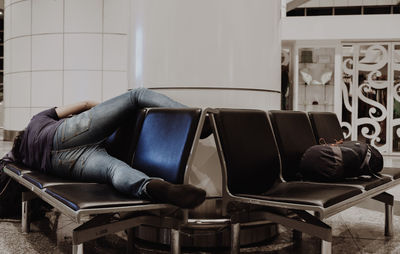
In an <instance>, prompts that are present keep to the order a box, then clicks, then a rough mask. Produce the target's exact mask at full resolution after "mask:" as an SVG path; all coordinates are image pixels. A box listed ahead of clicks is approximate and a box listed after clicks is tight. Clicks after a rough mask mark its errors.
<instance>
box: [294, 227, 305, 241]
mask: <svg viewBox="0 0 400 254" xmlns="http://www.w3.org/2000/svg"><path fill="white" fill-rule="evenodd" d="M292 237H293V241H294V242H299V241H301V240H302V239H303V233H302V232H301V231H299V230H296V229H293V231H292Z"/></svg>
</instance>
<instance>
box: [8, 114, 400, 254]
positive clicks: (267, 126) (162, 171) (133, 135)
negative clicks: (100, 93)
mask: <svg viewBox="0 0 400 254" xmlns="http://www.w3.org/2000/svg"><path fill="white" fill-rule="evenodd" d="M207 118H208V119H207ZM130 119H131V120H129V121H128V122H127V123H126V124H125V125H124V126H121V127H120V128H119V129H118V130H117V131H116V132H115V133H114V134H113V135H112V136H111V137H110V138H109V140H108V141H107V142H105V146H106V148H107V151H108V152H109V153H110V154H111V155H113V156H115V157H117V158H119V159H121V160H123V161H125V162H126V163H128V164H130V165H131V166H132V167H134V168H136V169H138V170H141V171H143V172H144V173H146V174H148V175H150V176H156V177H161V178H163V179H165V180H167V181H170V182H172V183H176V184H181V183H188V173H187V172H188V171H189V169H190V168H191V166H192V162H193V157H194V154H195V153H196V148H197V146H198V142H199V138H200V133H201V131H202V128H203V124H204V122H205V121H206V120H208V121H210V124H211V126H212V128H213V134H214V139H215V143H216V148H217V152H218V155H219V159H220V162H221V169H222V196H221V197H220V199H221V202H222V209H223V213H222V214H223V216H224V217H225V218H227V219H228V220H229V221H230V230H231V253H239V252H240V240H239V239H240V224H241V216H240V215H241V213H242V212H243V211H244V210H245V211H246V212H247V213H248V212H251V213H253V214H254V215H255V216H253V218H256V220H259V221H262V220H268V221H272V222H276V223H278V224H280V225H283V226H285V227H289V228H291V229H293V230H294V231H293V232H294V235H295V236H299V234H301V233H307V234H309V235H311V236H315V237H317V238H320V239H321V252H322V253H330V252H331V249H332V246H331V243H332V229H331V227H330V226H329V225H327V224H325V223H324V222H323V219H324V218H327V217H329V216H331V215H334V214H336V213H339V212H341V211H343V210H345V209H347V208H349V207H352V206H354V205H356V204H358V203H360V202H362V201H364V200H366V199H369V198H373V199H375V200H378V201H380V202H382V203H383V204H384V205H385V235H387V236H391V235H392V234H393V225H392V223H393V222H392V216H393V211H392V209H393V203H394V197H393V196H392V195H391V194H389V193H387V192H386V191H387V190H388V189H390V188H392V187H393V186H395V185H397V184H398V183H399V181H400V169H397V168H384V170H383V171H382V175H381V176H380V177H369V178H353V179H346V180H345V181H342V182H335V183H318V182H310V181H303V180H301V179H299V178H298V173H299V163H300V160H301V156H302V154H303V153H304V152H305V150H306V149H307V148H309V147H311V146H312V145H315V144H317V140H319V139H320V138H324V139H325V140H327V141H328V140H340V139H343V134H342V131H341V128H340V124H339V121H338V119H337V117H336V115H335V114H333V113H310V114H307V113H304V112H295V111H269V112H265V111H261V110H244V109H243V110H240V109H205V110H201V109H198V108H188V109H166V108H151V109H144V110H141V111H138V112H137V113H136V115H135V116H132V117H131V118H130ZM4 171H5V172H6V173H7V174H8V175H10V176H11V177H12V178H13V179H14V180H16V181H17V182H18V183H20V184H21V185H23V186H25V187H26V189H27V191H26V192H24V193H23V197H22V201H23V213H22V223H21V224H22V231H23V232H28V231H29V202H30V200H32V199H33V198H37V197H39V198H41V199H42V200H44V201H45V202H47V203H49V204H50V205H52V206H53V207H55V208H56V209H58V210H59V211H61V212H62V213H63V214H65V215H66V216H68V217H70V218H71V219H73V220H74V221H76V222H78V223H80V224H81V225H80V226H79V227H77V228H75V229H74V230H73V232H72V243H73V253H82V252H83V243H84V242H87V241H89V240H92V239H96V238H99V237H102V236H104V235H108V234H112V233H115V232H118V231H123V230H126V231H127V232H128V246H127V250H128V251H130V250H132V248H133V242H134V241H133V233H132V232H133V231H132V228H134V227H137V226H139V225H154V226H158V227H164V228H169V229H170V232H171V234H170V244H171V253H180V252H181V248H180V229H181V228H182V227H184V226H185V225H188V223H191V220H189V211H187V210H180V209H177V208H176V207H174V206H172V205H169V204H159V203H154V202H150V201H148V200H139V199H132V198H129V197H126V196H123V195H121V194H120V193H118V192H116V191H115V190H114V189H113V188H112V187H111V186H109V185H106V184H98V183H82V182H76V181H71V180H69V179H60V178H55V177H53V176H49V175H44V174H42V173H40V172H37V171H33V170H31V169H28V168H26V167H23V166H21V165H17V164H8V165H7V166H6V167H5V168H4ZM271 186H272V187H271ZM243 207H245V209H244V208H243ZM170 211H175V212H173V213H171V212H170ZM177 211H178V212H177ZM116 214H119V215H120V216H118V218H116V216H115V215H116Z"/></svg>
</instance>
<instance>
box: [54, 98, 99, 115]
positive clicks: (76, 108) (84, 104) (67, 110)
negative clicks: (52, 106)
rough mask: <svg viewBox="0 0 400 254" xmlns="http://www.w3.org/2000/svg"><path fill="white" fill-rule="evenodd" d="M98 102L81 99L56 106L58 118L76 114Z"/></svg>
mask: <svg viewBox="0 0 400 254" xmlns="http://www.w3.org/2000/svg"><path fill="white" fill-rule="evenodd" d="M97 104H99V103H98V102H97V101H81V102H77V103H74V104H70V105H66V106H61V107H57V108H56V113H57V115H58V118H65V117H69V116H70V115H76V114H79V113H81V112H83V111H86V110H89V109H91V108H93V107H94V106H96V105H97Z"/></svg>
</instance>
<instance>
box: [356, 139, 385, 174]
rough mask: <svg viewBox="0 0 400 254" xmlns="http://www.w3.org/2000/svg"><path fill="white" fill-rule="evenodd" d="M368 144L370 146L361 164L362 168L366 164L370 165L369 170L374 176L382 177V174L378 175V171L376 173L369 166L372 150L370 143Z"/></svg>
mask: <svg viewBox="0 0 400 254" xmlns="http://www.w3.org/2000/svg"><path fill="white" fill-rule="evenodd" d="M367 146H368V149H367V154H366V155H365V158H364V161H363V163H362V164H361V167H360V168H364V167H365V166H367V167H368V171H369V173H370V174H371V175H372V176H375V177H376V178H379V179H382V177H381V176H380V175H378V174H377V173H375V172H374V171H372V170H371V167H370V166H369V160H370V159H371V156H372V151H371V148H370V146H369V145H367Z"/></svg>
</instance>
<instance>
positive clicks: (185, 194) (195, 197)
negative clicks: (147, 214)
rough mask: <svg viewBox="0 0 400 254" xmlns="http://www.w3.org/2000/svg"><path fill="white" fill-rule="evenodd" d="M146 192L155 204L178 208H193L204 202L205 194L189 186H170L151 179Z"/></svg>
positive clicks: (170, 184) (165, 182) (164, 182)
mask: <svg viewBox="0 0 400 254" xmlns="http://www.w3.org/2000/svg"><path fill="white" fill-rule="evenodd" d="M146 192H147V194H148V195H149V196H150V198H152V199H153V200H154V201H156V202H160V203H169V204H172V205H176V206H179V207H180V208H195V207H196V206H199V205H200V204H201V203H203V202H204V200H205V198H206V192H205V191H204V190H203V189H200V188H197V187H195V186H193V185H190V184H172V183H169V182H167V181H163V180H159V179H152V180H150V181H149V182H148V184H147V185H146Z"/></svg>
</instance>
